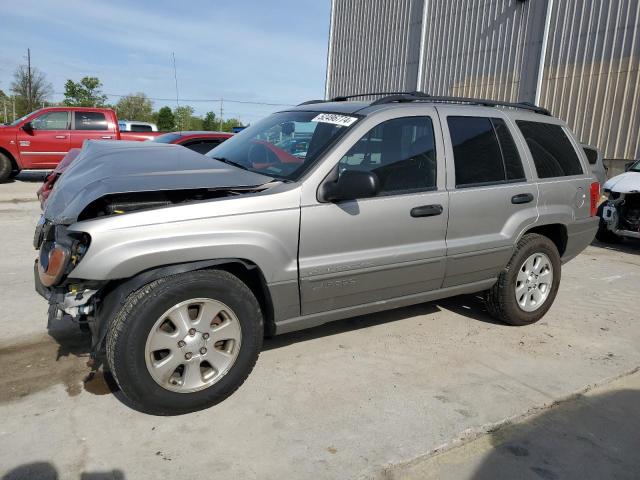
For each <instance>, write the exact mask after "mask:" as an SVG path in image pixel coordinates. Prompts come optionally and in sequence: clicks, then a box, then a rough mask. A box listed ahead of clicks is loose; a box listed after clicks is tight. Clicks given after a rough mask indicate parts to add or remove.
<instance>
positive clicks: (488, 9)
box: [418, 0, 547, 102]
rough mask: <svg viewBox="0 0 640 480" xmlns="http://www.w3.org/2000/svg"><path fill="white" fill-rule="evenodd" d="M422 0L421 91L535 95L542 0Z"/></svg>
mask: <svg viewBox="0 0 640 480" xmlns="http://www.w3.org/2000/svg"><path fill="white" fill-rule="evenodd" d="M426 5H427V8H426V12H425V15H424V22H425V26H424V38H423V46H422V50H423V55H422V62H421V69H420V73H421V75H420V78H419V80H418V86H419V89H420V90H421V91H423V92H427V93H431V94H434V95H455V96H465V97H480V98H493V99H499V100H507V101H513V102H515V101H529V102H533V101H534V99H535V90H536V80H537V75H538V68H539V65H540V52H541V49H542V39H543V34H544V26H545V13H546V5H547V1H546V0H537V1H527V2H520V1H517V0H484V1H477V0H474V1H469V0H448V1H437V0H433V1H429V2H427V3H426Z"/></svg>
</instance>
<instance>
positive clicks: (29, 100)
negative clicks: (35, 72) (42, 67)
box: [27, 48, 33, 113]
mask: <svg viewBox="0 0 640 480" xmlns="http://www.w3.org/2000/svg"><path fill="white" fill-rule="evenodd" d="M32 110H33V96H32V94H31V49H30V48H27V112H29V113H31V111H32Z"/></svg>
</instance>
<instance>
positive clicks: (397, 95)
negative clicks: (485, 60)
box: [300, 91, 551, 116]
mask: <svg viewBox="0 0 640 480" xmlns="http://www.w3.org/2000/svg"><path fill="white" fill-rule="evenodd" d="M370 96H371V97H373V96H377V97H382V98H379V99H377V100H374V101H373V102H371V105H383V104H387V103H402V102H435V103H463V104H469V105H484V106H487V107H510V108H519V109H522V110H529V111H532V112H535V113H539V114H542V115H547V116H551V112H549V110H547V109H546V108H542V107H539V106H537V105H534V104H533V103H529V102H503V101H500V100H488V99H484V98H471V97H452V96H438V95H429V94H428V93H424V92H418V91H416V92H372V93H359V94H356V95H343V96H340V97H334V98H332V99H331V100H310V101H308V102H304V103H301V104H300V105H309V104H312V103H323V102H346V101H347V100H349V99H351V98H360V97H370Z"/></svg>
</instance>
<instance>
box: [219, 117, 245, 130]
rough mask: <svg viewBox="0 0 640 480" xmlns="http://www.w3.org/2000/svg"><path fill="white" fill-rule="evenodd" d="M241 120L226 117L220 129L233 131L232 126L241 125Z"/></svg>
mask: <svg viewBox="0 0 640 480" xmlns="http://www.w3.org/2000/svg"><path fill="white" fill-rule="evenodd" d="M241 126H242V122H241V121H240V120H238V119H237V118H228V119H226V120H224V121H223V122H222V131H223V132H231V131H233V127H241Z"/></svg>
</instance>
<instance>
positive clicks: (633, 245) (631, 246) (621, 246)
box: [591, 238, 640, 255]
mask: <svg viewBox="0 0 640 480" xmlns="http://www.w3.org/2000/svg"><path fill="white" fill-rule="evenodd" d="M591 246H592V247H596V248H603V249H605V250H613V251H616V252H622V253H632V254H634V255H640V240H638V239H635V238H625V239H623V240H622V241H621V242H619V243H603V242H599V241H598V240H594V241H593V242H591Z"/></svg>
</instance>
